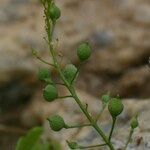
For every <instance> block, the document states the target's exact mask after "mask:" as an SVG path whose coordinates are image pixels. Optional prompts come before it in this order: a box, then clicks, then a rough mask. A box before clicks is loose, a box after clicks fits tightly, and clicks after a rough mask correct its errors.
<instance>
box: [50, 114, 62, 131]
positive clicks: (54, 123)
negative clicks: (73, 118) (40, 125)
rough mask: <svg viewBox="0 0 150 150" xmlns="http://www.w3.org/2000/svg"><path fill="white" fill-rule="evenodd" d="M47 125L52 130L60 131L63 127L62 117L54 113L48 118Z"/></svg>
mask: <svg viewBox="0 0 150 150" xmlns="http://www.w3.org/2000/svg"><path fill="white" fill-rule="evenodd" d="M48 121H49V125H50V127H51V129H52V130H53V131H60V130H61V129H63V128H64V127H65V122H64V119H63V118H62V117H61V116H59V115H54V116H52V117H50V118H49V119H48Z"/></svg>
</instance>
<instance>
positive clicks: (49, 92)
mask: <svg viewBox="0 0 150 150" xmlns="http://www.w3.org/2000/svg"><path fill="white" fill-rule="evenodd" d="M43 97H44V98H45V100H46V101H48V102H52V101H54V100H55V99H56V98H57V97H58V91H57V89H56V87H55V86H54V85H52V84H48V85H47V86H46V87H45V89H44V92H43Z"/></svg>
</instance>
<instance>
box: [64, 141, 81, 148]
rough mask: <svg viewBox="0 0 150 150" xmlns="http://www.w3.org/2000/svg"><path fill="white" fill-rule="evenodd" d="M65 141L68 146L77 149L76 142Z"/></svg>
mask: <svg viewBox="0 0 150 150" xmlns="http://www.w3.org/2000/svg"><path fill="white" fill-rule="evenodd" d="M67 143H68V146H69V148H70V149H77V148H79V146H78V144H77V143H76V142H69V141H67Z"/></svg>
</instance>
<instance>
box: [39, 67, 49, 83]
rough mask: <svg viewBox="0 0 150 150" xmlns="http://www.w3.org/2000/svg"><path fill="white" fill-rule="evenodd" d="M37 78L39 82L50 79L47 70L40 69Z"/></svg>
mask: <svg viewBox="0 0 150 150" xmlns="http://www.w3.org/2000/svg"><path fill="white" fill-rule="evenodd" d="M38 78H39V80H41V81H45V80H46V79H48V78H50V71H49V70H48V69H47V68H40V69H39V72H38Z"/></svg>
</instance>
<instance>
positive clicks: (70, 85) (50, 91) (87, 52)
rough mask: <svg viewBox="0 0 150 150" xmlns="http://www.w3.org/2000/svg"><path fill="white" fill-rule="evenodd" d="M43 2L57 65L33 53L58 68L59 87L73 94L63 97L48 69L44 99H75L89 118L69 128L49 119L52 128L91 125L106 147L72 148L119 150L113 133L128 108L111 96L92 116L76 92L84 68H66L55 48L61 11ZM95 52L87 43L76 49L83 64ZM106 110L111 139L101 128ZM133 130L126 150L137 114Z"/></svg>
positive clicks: (57, 118) (48, 0) (59, 120)
mask: <svg viewBox="0 0 150 150" xmlns="http://www.w3.org/2000/svg"><path fill="white" fill-rule="evenodd" d="M41 2H42V4H43V7H44V14H45V16H44V17H45V29H46V33H47V39H46V42H47V43H48V45H49V51H50V54H51V57H52V60H53V64H50V63H48V62H46V61H44V60H42V59H41V58H40V57H39V56H37V53H36V52H35V51H34V52H33V54H34V55H35V56H37V58H38V59H39V60H41V61H42V62H44V63H45V64H48V65H50V66H52V67H54V68H55V70H56V71H57V72H58V75H59V77H60V79H61V82H62V83H59V84H61V85H63V86H65V87H66V88H67V89H68V91H69V93H70V95H68V96H63V97H61V96H59V91H58V89H57V86H56V83H55V82H54V81H53V79H52V76H51V73H50V71H49V69H46V68H44V69H40V70H39V74H38V77H39V79H40V80H41V81H43V82H44V83H45V87H44V90H43V97H44V99H45V100H46V101H47V102H53V101H54V100H56V99H60V98H67V97H71V98H72V99H73V100H75V102H76V103H77V104H78V106H79V108H80V109H81V110H82V112H83V114H84V115H85V117H86V118H87V119H88V123H86V124H83V125H74V126H69V125H67V124H66V123H65V121H64V119H63V118H62V117H61V116H59V115H54V116H51V117H50V118H48V119H47V120H48V121H49V125H50V128H51V129H52V130H53V131H60V130H62V129H70V128H80V127H85V126H91V127H93V128H94V129H95V130H96V131H97V133H98V134H99V135H100V136H101V137H102V139H103V141H104V143H103V144H99V145H93V146H80V145H78V144H77V142H69V141H67V143H68V146H69V147H70V148H71V149H85V148H93V147H100V146H107V147H108V148H109V149H110V150H115V148H114V145H113V143H112V142H111V138H112V134H113V131H114V127H115V123H116V120H117V119H118V116H119V115H120V114H121V113H122V112H123V110H124V105H123V103H122V101H121V99H120V98H119V97H110V95H109V94H106V95H103V96H102V97H101V100H102V106H103V107H102V110H101V111H100V113H99V114H98V116H97V117H96V118H95V116H92V115H91V113H90V112H89V110H88V105H85V104H83V103H82V101H80V98H79V97H78V96H77V93H76V90H75V84H74V83H75V80H76V78H77V76H78V74H79V69H80V66H78V67H76V66H75V65H73V64H66V65H65V67H63V68H62V66H61V65H60V63H59V61H58V60H57V50H56V48H55V47H54V42H53V39H52V35H53V29H54V26H55V24H56V21H57V20H58V19H59V18H60V16H61V11H60V9H59V8H58V7H57V6H56V5H55V3H54V1H53V0H41ZM91 53H92V49H91V47H90V45H89V43H88V42H83V43H81V44H79V46H78V47H77V49H76V55H77V57H78V59H79V62H80V64H83V62H85V61H87V60H88V59H89V58H90V56H91ZM85 106H86V107H85ZM106 108H108V110H109V113H110V115H111V117H112V127H111V130H110V133H109V136H107V135H106V134H105V133H104V131H103V130H102V129H101V127H100V126H99V125H98V120H99V117H100V116H101V114H102V112H103V111H104V109H106ZM130 127H131V131H130V134H129V137H128V140H127V142H126V145H125V148H124V150H126V148H127V146H128V144H129V142H130V139H131V137H132V134H133V131H134V129H135V128H137V127H138V117H137V115H136V116H135V117H133V118H132V120H131V123H130Z"/></svg>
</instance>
